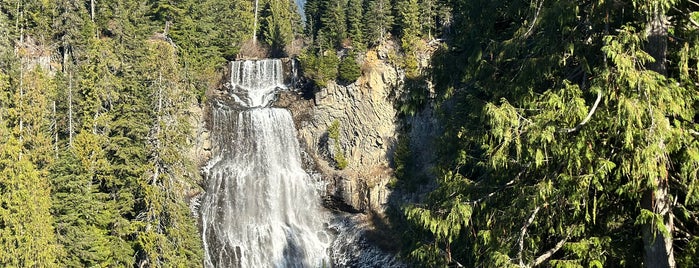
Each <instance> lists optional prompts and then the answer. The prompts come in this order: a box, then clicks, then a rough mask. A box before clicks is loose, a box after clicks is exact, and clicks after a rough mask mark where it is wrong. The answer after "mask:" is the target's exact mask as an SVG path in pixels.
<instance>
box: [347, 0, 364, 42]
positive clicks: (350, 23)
mask: <svg viewBox="0 0 699 268" xmlns="http://www.w3.org/2000/svg"><path fill="white" fill-rule="evenodd" d="M362 3H363V1H362V0H348V1H347V12H346V13H347V14H346V15H345V16H346V17H347V37H349V39H350V41H351V42H352V46H353V47H354V48H357V49H359V50H362V49H363V48H364V47H365V46H366V45H365V44H364V32H363V29H362V14H363V12H364V11H363V9H362Z"/></svg>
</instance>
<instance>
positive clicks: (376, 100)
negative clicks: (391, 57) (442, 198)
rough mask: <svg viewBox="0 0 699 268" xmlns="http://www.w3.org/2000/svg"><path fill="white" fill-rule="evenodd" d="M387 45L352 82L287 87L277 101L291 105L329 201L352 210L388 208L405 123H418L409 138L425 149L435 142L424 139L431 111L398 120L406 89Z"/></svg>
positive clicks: (430, 128)
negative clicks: (307, 89) (314, 88)
mask: <svg viewBox="0 0 699 268" xmlns="http://www.w3.org/2000/svg"><path fill="white" fill-rule="evenodd" d="M388 49H390V48H384V49H383V50H382V49H381V48H380V49H378V50H377V51H369V52H368V53H367V54H366V57H365V60H364V64H363V66H362V75H361V76H360V78H359V79H358V80H357V81H356V82H355V83H353V84H350V85H347V86H342V85H338V84H335V83H329V84H328V86H327V87H325V88H323V89H321V90H320V91H319V92H317V93H315V95H314V96H313V98H312V99H310V100H304V99H303V98H301V97H300V96H299V95H298V93H294V92H286V93H284V94H282V95H281V96H280V99H279V101H278V102H277V105H278V106H281V107H286V108H289V109H290V110H291V112H292V114H293V115H294V118H295V122H296V125H297V128H298V135H299V140H300V141H301V144H302V147H304V149H305V152H306V153H307V154H308V158H309V161H308V162H309V164H310V165H312V167H311V168H312V169H314V170H316V171H318V172H320V173H321V174H323V177H324V178H325V179H326V180H327V182H328V184H327V189H326V196H325V197H324V201H325V205H326V206H327V207H330V208H334V209H338V210H343V211H348V212H371V213H377V214H382V213H383V212H384V210H385V208H386V205H387V204H388V202H389V200H388V199H389V196H390V194H391V189H390V188H389V187H388V185H389V182H390V181H391V180H392V179H393V177H394V175H393V169H392V167H393V152H394V150H395V146H396V142H397V138H398V133H399V130H400V128H401V124H405V123H409V124H411V125H413V126H414V127H412V128H410V129H411V132H410V133H409V136H410V140H411V144H415V145H419V146H421V147H424V148H426V149H427V148H429V147H430V146H431V145H430V144H428V143H427V142H425V141H424V140H431V138H430V137H431V136H428V135H430V133H432V132H434V129H435V127H434V125H433V124H432V123H430V122H429V120H427V119H428V118H430V117H431V116H432V115H431V114H429V111H427V112H422V113H420V114H419V115H417V116H415V117H410V118H408V120H407V121H404V123H401V122H400V120H399V114H398V110H397V109H396V107H395V101H396V98H397V96H400V94H401V93H402V90H403V89H402V81H403V73H402V71H401V70H400V69H398V68H396V67H395V66H393V65H392V64H390V63H389V61H388V59H387V56H386V55H387V54H388V51H387V50H388ZM426 113H427V114H426ZM333 122H336V124H338V126H339V128H338V129H339V135H338V137H336V138H334V137H331V136H332V135H329V134H330V133H329V129H330V128H331V125H332V124H333ZM423 136H428V137H423ZM336 143H337V145H336ZM338 145H339V146H338ZM338 154H341V155H342V156H344V158H345V159H346V160H347V166H346V167H344V168H343V169H340V168H338V164H337V161H336V159H337V155H338ZM430 162H431V159H421V162H420V163H430ZM425 166H427V165H425ZM424 168H425V169H427V167H424ZM405 198H406V197H401V199H405ZM408 198H409V197H408Z"/></svg>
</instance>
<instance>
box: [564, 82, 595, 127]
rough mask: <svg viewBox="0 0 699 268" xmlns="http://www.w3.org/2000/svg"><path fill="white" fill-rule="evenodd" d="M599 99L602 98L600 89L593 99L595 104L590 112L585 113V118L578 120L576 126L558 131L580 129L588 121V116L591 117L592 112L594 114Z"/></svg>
mask: <svg viewBox="0 0 699 268" xmlns="http://www.w3.org/2000/svg"><path fill="white" fill-rule="evenodd" d="M601 100H602V90H600V91H597V99H596V100H595V104H594V105H592V108H591V109H590V112H589V113H587V117H585V119H583V121H582V122H580V124H578V125H577V126H575V127H573V128H565V129H561V130H560V132H566V133H572V132H576V131H578V130H580V129H581V128H582V127H583V126H584V125H585V124H587V122H588V121H590V118H592V114H594V113H595V110H597V106H598V105H599V102H600V101H601Z"/></svg>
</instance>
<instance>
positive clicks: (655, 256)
mask: <svg viewBox="0 0 699 268" xmlns="http://www.w3.org/2000/svg"><path fill="white" fill-rule="evenodd" d="M650 19H651V21H650V22H649V24H648V27H647V29H646V33H647V34H648V45H647V48H646V50H647V52H648V53H649V54H650V55H651V56H652V57H653V58H654V59H655V62H653V63H651V64H649V66H648V68H649V69H650V70H653V71H656V72H658V73H660V74H662V75H667V68H666V67H665V61H666V57H667V36H668V35H667V23H666V22H667V18H666V16H665V14H664V12H663V10H662V8H661V7H659V5H658V4H655V7H654V10H653V12H652V16H651V18H650ZM651 97H652V96H651ZM661 145H662V144H661ZM655 180H656V181H655V183H654V185H657V188H656V189H648V190H646V192H645V193H644V197H643V200H642V202H641V203H642V204H641V205H642V207H643V208H644V209H647V210H649V211H651V212H653V213H655V214H656V215H659V216H661V217H662V219H663V220H662V223H660V224H664V225H665V226H664V227H665V229H666V230H667V232H665V233H663V232H661V230H660V228H659V226H658V224H659V223H657V222H655V221H651V222H649V223H646V224H645V225H643V227H642V229H643V248H644V259H645V267H648V268H651V267H652V268H671V267H675V257H674V254H673V249H672V229H673V220H672V212H671V200H670V196H669V193H668V187H669V186H668V181H667V176H665V177H663V178H656V179H655Z"/></svg>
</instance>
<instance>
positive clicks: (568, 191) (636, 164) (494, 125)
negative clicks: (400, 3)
mask: <svg viewBox="0 0 699 268" xmlns="http://www.w3.org/2000/svg"><path fill="white" fill-rule="evenodd" d="M676 4H677V3H670V2H664V1H621V2H614V3H610V2H606V1H605V2H595V3H594V4H590V5H587V4H580V3H570V2H556V3H551V2H544V1H541V2H535V3H533V4H532V5H530V4H529V3H519V2H508V3H505V2H486V1H457V2H455V6H454V10H455V12H457V13H456V14H455V18H456V19H458V21H456V22H455V23H457V26H456V27H454V28H453V29H454V30H455V31H458V32H457V33H455V35H454V36H455V37H457V39H456V40H454V43H453V44H452V45H453V46H454V47H453V48H454V49H455V50H454V51H452V52H450V53H446V54H444V55H439V54H438V55H437V58H436V60H437V62H436V63H435V64H434V69H435V76H434V78H435V79H436V81H435V82H436V84H437V86H438V89H439V90H441V91H440V92H441V94H442V95H441V97H442V98H443V99H442V100H443V101H444V102H443V103H445V104H446V103H449V105H445V106H442V107H443V109H444V110H443V112H444V113H445V114H446V115H447V116H446V118H445V121H444V125H445V126H447V129H445V133H444V136H443V137H442V139H441V141H442V142H444V143H443V146H442V148H441V151H440V157H441V158H440V163H442V164H440V169H439V172H438V174H439V180H438V181H439V184H440V186H439V187H438V188H437V189H436V190H435V191H434V192H432V193H431V194H430V195H429V199H428V201H427V202H426V203H425V204H417V205H414V206H411V207H410V208H408V209H406V215H407V217H408V218H409V219H411V220H412V221H413V222H414V223H416V224H417V225H418V226H422V228H423V230H425V231H426V232H427V233H428V234H429V236H428V237H430V238H428V239H431V241H432V242H431V243H418V244H419V246H418V247H416V248H414V250H413V251H412V253H411V254H412V256H413V257H414V258H415V259H417V260H422V261H425V262H426V263H431V264H432V265H434V263H443V264H446V263H449V262H451V263H456V262H458V263H461V264H462V265H465V266H497V267H508V266H520V267H522V266H527V267H533V266H540V265H550V266H571V265H572V266H577V265H582V266H598V267H599V266H613V265H627V266H634V267H637V266H646V267H673V266H674V265H675V261H674V260H673V259H674V258H673V251H674V255H681V256H686V254H692V253H691V252H696V251H694V249H695V248H696V246H690V247H687V248H685V247H684V245H691V243H689V242H686V241H682V240H675V239H670V238H672V237H674V235H675V234H677V233H678V232H680V233H683V234H684V235H686V236H689V237H693V236H695V235H696V230H697V229H696V217H695V216H689V215H696V211H697V209H699V207H698V206H697V201H698V199H697V196H696V194H695V191H696V190H697V188H696V187H697V186H696V185H697V184H696V180H697V179H696V176H695V175H692V174H691V173H688V172H687V171H688V170H696V167H697V166H699V158H697V157H695V155H696V154H695V152H696V151H697V150H698V149H699V147H697V143H696V135H695V134H692V133H695V130H696V129H697V127H698V126H697V123H696V114H697V111H696V107H697V106H696V90H697V88H696V84H693V83H688V82H685V81H687V80H683V78H682V75H680V74H681V73H682V72H666V71H664V69H665V68H666V69H665V70H678V69H680V70H681V69H682V68H686V67H682V66H686V65H685V64H686V63H688V62H694V61H696V59H697V56H696V55H694V56H690V54H689V53H686V51H687V50H685V49H683V47H685V46H686V47H690V46H693V45H691V44H696V39H695V37H693V35H694V33H696V30H688V29H696V28H699V27H695V26H688V25H687V24H685V23H683V19H682V18H683V17H685V18H686V17H687V16H690V14H691V13H689V12H687V13H685V12H681V13H677V14H674V15H675V16H676V17H674V18H673V19H672V20H665V19H663V16H664V15H662V14H667V13H666V12H669V10H671V9H672V7H673V5H676ZM678 9H679V8H678ZM459 10H461V11H459ZM473 10H481V11H479V12H471V11H473ZM629 10H634V12H633V15H630V14H629V13H628V11H629ZM658 12H660V13H658ZM520 14H527V15H526V16H524V17H523V16H521V15H520ZM659 21H666V23H665V24H660V25H667V27H669V28H668V29H667V31H672V32H674V33H675V34H679V35H678V36H682V38H687V39H684V40H685V41H683V42H685V43H684V44H682V43H681V42H679V41H678V42H677V44H674V45H675V46H674V48H673V47H672V45H673V43H672V42H668V43H667V44H668V46H667V47H666V46H665V45H663V43H664V42H667V40H668V38H667V35H665V34H664V31H665V30H663V28H662V27H660V28H653V27H656V26H657V25H659V24H657V22H659ZM580 25H584V26H585V27H583V29H580V28H578V26H580ZM689 40H691V41H689ZM670 48H673V49H670ZM670 58H671V59H676V60H674V61H668V60H666V59H670ZM462 61H465V62H466V64H463V63H462ZM663 65H665V67H663ZM685 70H688V69H685ZM689 73H690V71H686V72H684V75H685V76H686V75H688V74H689ZM671 196H674V198H677V199H672V198H670V197H671ZM675 200H677V201H675ZM678 226H683V227H682V228H678ZM687 226H692V227H689V228H688V227H687ZM467 230H468V231H467ZM680 245H682V246H680ZM643 252H645V257H644V258H638V257H639V256H641V255H644V254H642V253H643ZM681 259H682V260H683V262H684V264H685V265H687V264H688V263H691V261H692V258H686V257H682V258H681ZM689 266H691V265H689Z"/></svg>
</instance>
